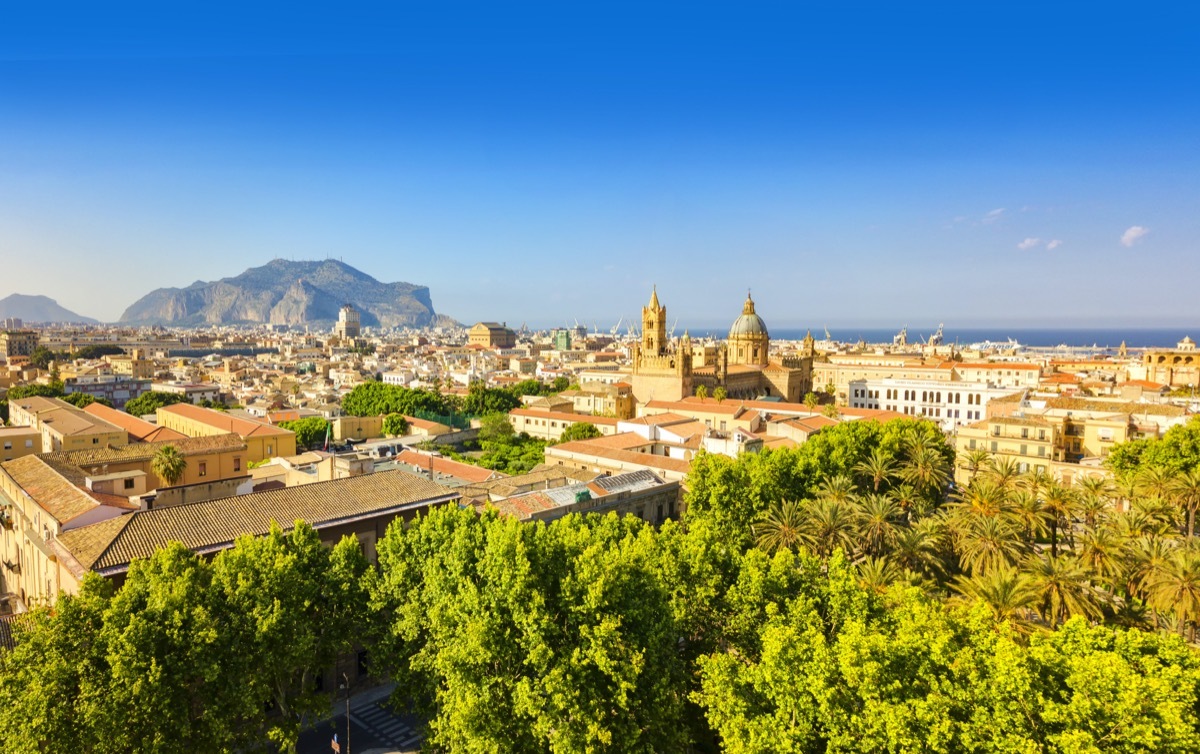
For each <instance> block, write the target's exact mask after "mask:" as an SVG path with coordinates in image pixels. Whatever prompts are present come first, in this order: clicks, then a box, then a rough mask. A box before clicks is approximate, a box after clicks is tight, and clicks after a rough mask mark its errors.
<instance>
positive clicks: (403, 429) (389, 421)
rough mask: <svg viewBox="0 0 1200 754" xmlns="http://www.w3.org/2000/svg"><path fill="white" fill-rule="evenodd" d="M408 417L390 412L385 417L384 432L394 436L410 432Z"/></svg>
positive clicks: (401, 435)
mask: <svg viewBox="0 0 1200 754" xmlns="http://www.w3.org/2000/svg"><path fill="white" fill-rule="evenodd" d="M408 429H409V427H408V419H405V418H404V417H403V416H402V415H400V414H388V415H387V416H386V417H384V419H383V433H384V434H385V435H391V436H392V437H403V436H404V435H407V434H408Z"/></svg>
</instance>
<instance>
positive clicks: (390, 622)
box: [371, 508, 687, 752]
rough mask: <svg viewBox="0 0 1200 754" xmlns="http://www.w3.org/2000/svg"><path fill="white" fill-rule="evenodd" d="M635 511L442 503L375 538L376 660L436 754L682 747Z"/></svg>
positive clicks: (671, 635)
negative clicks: (506, 512) (546, 521)
mask: <svg viewBox="0 0 1200 754" xmlns="http://www.w3.org/2000/svg"><path fill="white" fill-rule="evenodd" d="M656 542H657V539H656V537H655V534H654V532H653V530H651V529H649V528H648V527H645V526H644V525H642V524H641V522H639V521H636V520H634V519H628V518H627V519H624V520H621V519H617V518H616V517H615V516H610V517H606V518H602V519H601V518H596V517H590V518H588V519H583V518H580V517H578V516H568V517H566V518H564V519H562V520H559V521H556V522H554V523H553V524H552V525H550V526H543V525H532V526H529V525H523V524H521V523H519V522H517V521H515V520H513V519H511V518H499V517H498V516H496V515H495V514H494V513H486V514H484V515H483V516H477V515H476V514H474V513H473V512H471V511H462V510H456V509H451V508H442V509H438V510H436V511H433V512H431V514H430V515H429V516H428V517H427V518H424V519H421V520H419V521H417V522H414V523H413V525H411V526H407V527H400V526H393V527H391V528H390V529H389V530H388V533H387V536H386V537H385V538H384V539H383V540H381V541H380V543H379V545H378V547H379V560H380V573H379V575H378V577H377V578H373V579H371V600H372V606H373V608H374V609H375V611H376V614H378V615H380V616H382V620H383V625H382V628H383V636H384V638H383V640H382V641H381V642H380V644H379V650H378V652H379V655H378V656H379V663H380V665H381V667H382V668H385V669H386V670H387V671H388V672H389V674H390V675H392V676H393V677H394V678H395V679H396V680H397V681H398V682H399V683H400V684H401V686H402V687H403V688H405V689H406V690H409V691H410V692H411V693H412V694H413V695H415V696H416V698H417V700H418V702H419V704H420V706H421V708H422V709H424V710H425V712H426V713H427V714H428V715H429V716H430V722H429V738H428V739H427V745H429V746H434V747H438V748H440V749H444V750H450V751H484V750H486V751H501V752H521V751H557V752H585V751H591V752H602V751H678V750H681V749H682V748H683V747H684V746H686V744H687V741H686V738H685V737H684V736H685V732H686V730H687V728H686V727H685V726H684V725H683V722H682V719H681V718H682V711H683V703H682V698H681V696H682V695H681V689H682V688H683V684H684V683H685V682H686V673H685V670H684V666H683V665H682V663H681V661H680V659H679V654H678V652H677V648H676V647H677V641H678V634H677V631H676V629H675V625H674V618H673V615H674V613H673V610H672V607H671V594H670V592H669V591H668V590H667V589H665V587H664V584H663V583H662V582H661V581H660V580H659V578H658V573H659V571H658V568H657V564H658V557H657V550H656Z"/></svg>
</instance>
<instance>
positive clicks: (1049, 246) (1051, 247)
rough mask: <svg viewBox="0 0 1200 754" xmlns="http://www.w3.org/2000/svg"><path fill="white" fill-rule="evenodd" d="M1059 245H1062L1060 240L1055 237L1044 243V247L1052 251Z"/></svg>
mask: <svg viewBox="0 0 1200 754" xmlns="http://www.w3.org/2000/svg"><path fill="white" fill-rule="evenodd" d="M1059 246H1062V241H1060V240H1058V239H1057V238H1056V239H1054V240H1053V241H1050V242H1048V243H1047V244H1046V249H1047V250H1048V251H1054V250H1055V249H1057V248H1058V247H1059Z"/></svg>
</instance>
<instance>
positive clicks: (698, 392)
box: [696, 385, 708, 403]
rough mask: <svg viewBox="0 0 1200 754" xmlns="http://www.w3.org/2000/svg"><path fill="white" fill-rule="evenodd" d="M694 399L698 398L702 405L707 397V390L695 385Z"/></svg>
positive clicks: (702, 386)
mask: <svg viewBox="0 0 1200 754" xmlns="http://www.w3.org/2000/svg"><path fill="white" fill-rule="evenodd" d="M696 397H697V398H699V399H700V401H701V402H702V403H703V402H704V399H705V398H707V397H708V388H707V387H705V386H704V385H697V386H696Z"/></svg>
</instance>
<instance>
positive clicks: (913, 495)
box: [887, 484, 928, 520]
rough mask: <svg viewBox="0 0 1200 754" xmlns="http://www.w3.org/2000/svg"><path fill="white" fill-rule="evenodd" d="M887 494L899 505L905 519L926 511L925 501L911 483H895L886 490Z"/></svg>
mask: <svg viewBox="0 0 1200 754" xmlns="http://www.w3.org/2000/svg"><path fill="white" fill-rule="evenodd" d="M887 494H888V497H890V498H891V499H893V500H895V501H896V505H898V506H900V510H901V511H903V512H904V516H905V518H906V519H909V520H914V517H920V516H923V515H925V513H927V512H928V511H927V510H926V508H927V506H926V505H925V503H926V501H925V500H924V499H923V498H921V496H920V495H918V494H917V490H916V488H915V487H913V486H912V485H911V484H897V485H896V486H895V487H892V488H891V489H890V490H888V491H887Z"/></svg>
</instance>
